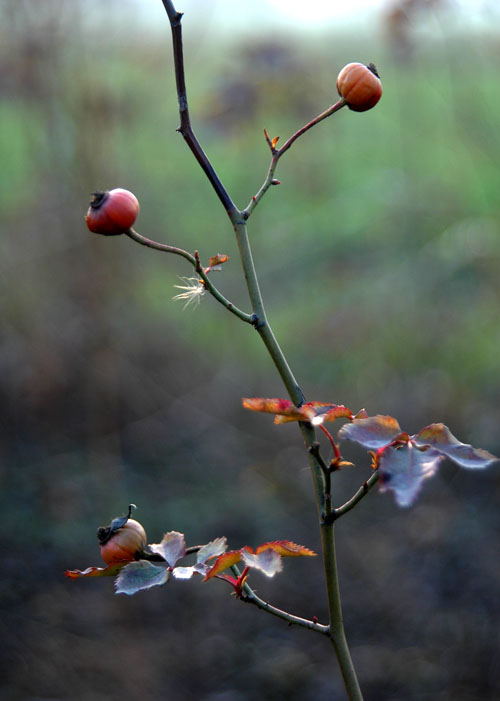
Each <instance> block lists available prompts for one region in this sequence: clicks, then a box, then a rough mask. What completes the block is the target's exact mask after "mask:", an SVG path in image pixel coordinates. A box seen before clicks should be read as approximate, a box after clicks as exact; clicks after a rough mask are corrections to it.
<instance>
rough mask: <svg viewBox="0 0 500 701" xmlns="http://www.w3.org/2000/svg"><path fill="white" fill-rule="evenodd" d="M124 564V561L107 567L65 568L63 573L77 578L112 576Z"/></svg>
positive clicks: (71, 577)
mask: <svg viewBox="0 0 500 701" xmlns="http://www.w3.org/2000/svg"><path fill="white" fill-rule="evenodd" d="M126 564H127V563H126V562H118V563H116V562H115V563H113V564H112V565H108V566H107V567H87V569H86V570H66V572H65V573H64V574H65V575H66V577H69V578H70V579H78V578H79V577H113V576H114V575H115V574H118V572H119V571H120V570H121V569H122V568H123V567H125V565H126Z"/></svg>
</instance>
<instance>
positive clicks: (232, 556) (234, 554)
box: [203, 550, 241, 582]
mask: <svg viewBox="0 0 500 701" xmlns="http://www.w3.org/2000/svg"><path fill="white" fill-rule="evenodd" d="M240 560H241V550H230V551H229V552H228V553H224V554H223V555H219V557H218V558H217V560H216V561H215V563H214V565H213V566H212V567H211V569H210V570H209V571H208V572H207V574H206V575H205V579H204V580H203V581H204V582H206V581H207V579H211V578H212V577H215V575H217V574H220V573H221V572H224V570H227V569H228V568H229V567H231V566H232V565H236V563H237V562H239V561H240Z"/></svg>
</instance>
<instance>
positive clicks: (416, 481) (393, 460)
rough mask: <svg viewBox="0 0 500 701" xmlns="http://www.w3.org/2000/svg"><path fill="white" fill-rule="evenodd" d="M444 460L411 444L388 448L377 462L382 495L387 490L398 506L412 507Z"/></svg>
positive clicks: (435, 452) (430, 450) (436, 453)
mask: <svg viewBox="0 0 500 701" xmlns="http://www.w3.org/2000/svg"><path fill="white" fill-rule="evenodd" d="M443 457H444V456H443V455H441V454H440V453H439V452H438V451H436V450H433V449H432V448H429V449H422V448H417V447H415V446H414V445H412V444H411V443H406V444H404V445H399V446H388V447H387V448H386V449H385V450H384V451H383V453H382V455H381V456H380V462H379V474H380V489H381V491H386V490H387V489H389V490H391V491H392V492H394V496H395V498H396V502H397V503H398V504H399V506H411V505H412V504H413V502H414V501H415V499H416V497H417V495H418V493H419V492H420V489H421V488H422V482H423V481H424V480H425V479H427V478H429V477H432V476H433V475H435V474H436V471H437V469H438V467H439V463H440V462H441V460H443Z"/></svg>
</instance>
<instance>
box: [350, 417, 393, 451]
mask: <svg viewBox="0 0 500 701" xmlns="http://www.w3.org/2000/svg"><path fill="white" fill-rule="evenodd" d="M400 433H401V428H400V426H399V424H398V422H397V421H396V419H393V418H392V416H382V415H380V414H379V415H377V416H369V417H368V418H361V419H354V420H353V421H352V422H351V423H348V424H344V426H342V428H341V429H340V431H339V438H340V439H347V440H349V441H354V442H355V443H359V444H360V445H362V446H364V447H365V448H367V449H368V450H379V449H380V448H383V447H384V446H385V445H387V444H388V443H390V442H391V441H393V440H394V438H396V436H398V435H399V434H400Z"/></svg>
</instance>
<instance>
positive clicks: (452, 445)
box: [412, 423, 498, 469]
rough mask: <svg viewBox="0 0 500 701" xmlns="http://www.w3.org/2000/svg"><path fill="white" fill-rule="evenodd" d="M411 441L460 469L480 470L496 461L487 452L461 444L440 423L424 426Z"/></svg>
mask: <svg viewBox="0 0 500 701" xmlns="http://www.w3.org/2000/svg"><path fill="white" fill-rule="evenodd" d="M412 441H413V442H414V443H415V445H418V446H425V445H429V446H431V447H432V448H434V449H435V450H438V451H439V452H440V453H442V454H443V455H446V457H447V458H449V459H450V460H453V462H455V463H457V464H458V465H460V466H461V467H466V468H469V469H482V468H485V467H488V466H489V465H491V464H492V463H494V462H496V461H497V460H498V458H496V457H495V456H494V455H492V454H491V453H488V451H487V450H482V449H481V448H473V447H472V446H471V445H469V444H468V443H461V442H460V441H459V440H458V438H455V436H454V435H453V434H452V432H451V431H450V429H449V428H448V427H447V426H445V425H444V424H441V423H436V424H430V426H426V427H425V428H423V429H422V430H421V431H419V432H418V433H417V434H416V435H415V436H412Z"/></svg>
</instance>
